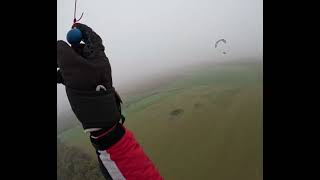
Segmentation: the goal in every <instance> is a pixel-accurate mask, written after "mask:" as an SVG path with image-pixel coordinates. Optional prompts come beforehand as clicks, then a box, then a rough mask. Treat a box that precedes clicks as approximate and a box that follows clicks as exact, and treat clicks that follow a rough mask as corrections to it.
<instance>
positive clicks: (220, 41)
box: [214, 39, 227, 54]
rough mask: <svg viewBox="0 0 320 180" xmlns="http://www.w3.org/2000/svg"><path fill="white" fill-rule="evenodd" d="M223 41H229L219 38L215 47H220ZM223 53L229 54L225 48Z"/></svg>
mask: <svg viewBox="0 0 320 180" xmlns="http://www.w3.org/2000/svg"><path fill="white" fill-rule="evenodd" d="M221 43H224V44H226V43H227V41H226V40H225V39H219V40H218V41H217V42H216V43H215V45H214V47H215V48H217V47H220V46H221V45H220V44H221ZM222 54H227V53H226V52H225V51H224V50H223V51H222Z"/></svg>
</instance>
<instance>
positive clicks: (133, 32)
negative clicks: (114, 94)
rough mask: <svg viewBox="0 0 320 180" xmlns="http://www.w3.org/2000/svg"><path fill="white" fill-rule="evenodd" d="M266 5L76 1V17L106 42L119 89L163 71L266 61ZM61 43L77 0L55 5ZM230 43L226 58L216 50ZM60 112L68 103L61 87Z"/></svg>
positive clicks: (258, 0) (251, 0)
mask: <svg viewBox="0 0 320 180" xmlns="http://www.w3.org/2000/svg"><path fill="white" fill-rule="evenodd" d="M262 4H263V1H262V0H157V1H156V0H134V1H133V0H78V4H77V6H78V9H77V14H78V16H80V15H81V12H84V16H83V18H82V20H81V21H80V22H81V23H84V24H87V25H88V26H90V27H91V28H92V29H93V30H94V31H96V32H97V33H98V34H99V35H100V36H101V38H102V40H103V42H104V45H105V47H106V51H105V52H106V54H107V56H108V58H109V60H110V63H111V66H112V74H113V79H114V84H115V86H116V87H117V86H118V87H119V86H123V85H125V84H126V83H128V82H134V81H139V80H143V78H144V77H145V76H152V75H156V74H157V73H161V72H164V70H168V69H174V68H176V67H178V66H179V67H181V66H184V65H187V64H192V63H201V62H204V61H213V62H214V61H223V60H224V59H226V58H233V59H236V58H239V59H241V58H242V57H262V53H263V50H262V48H263V46H262V43H263V6H262ZM57 8H58V9H57V38H58V40H66V34H67V32H68V31H69V30H70V27H71V25H72V20H73V10H74V0H58V1H57ZM221 38H224V39H226V40H227V42H228V44H227V46H226V47H225V48H227V52H228V54H227V55H226V56H222V55H221V53H219V52H218V51H217V50H215V49H214V48H213V45H214V43H215V41H217V40H218V39H221ZM57 88H58V112H59V111H61V110H62V109H65V104H68V102H67V99H66V97H65V92H64V89H63V86H61V85H58V87H57Z"/></svg>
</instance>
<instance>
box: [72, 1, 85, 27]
mask: <svg viewBox="0 0 320 180" xmlns="http://www.w3.org/2000/svg"><path fill="white" fill-rule="evenodd" d="M76 12H77V0H75V1H74V14H73V24H75V23H76V22H78V21H80V19H81V18H82V16H83V13H82V14H81V16H80V18H79V19H78V20H77V18H76Z"/></svg>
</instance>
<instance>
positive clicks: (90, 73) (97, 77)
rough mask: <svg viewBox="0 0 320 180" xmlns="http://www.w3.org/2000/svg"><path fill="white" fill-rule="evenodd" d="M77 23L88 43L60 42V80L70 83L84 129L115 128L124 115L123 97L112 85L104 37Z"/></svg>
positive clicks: (73, 103) (68, 88) (71, 97)
mask: <svg viewBox="0 0 320 180" xmlns="http://www.w3.org/2000/svg"><path fill="white" fill-rule="evenodd" d="M73 26H74V27H76V28H78V29H79V30H80V31H81V32H82V36H83V41H84V43H85V44H78V45H72V47H70V46H69V45H68V44H67V43H66V42H64V41H58V42H57V66H58V68H60V69H59V70H57V83H62V84H64V85H65V86H66V92H67V96H68V99H69V102H70V105H71V107H72V110H73V112H74V113H75V115H76V116H77V118H78V119H79V121H80V122H81V123H82V125H83V128H84V129H88V128H103V129H108V128H111V127H113V126H114V125H115V124H116V123H117V122H119V120H120V118H121V109H120V103H121V99H120V96H119V95H118V94H117V92H116V91H115V89H114V88H113V85H112V77H111V66H110V63H109V60H108V58H107V56H106V55H105V53H104V46H103V44H102V40H101V38H100V37H99V36H98V35H97V34H96V33H95V32H94V31H93V30H92V29H91V28H90V27H88V26H86V25H84V24H80V23H76V24H74V25H73ZM101 87H102V88H101ZM99 88H100V90H99Z"/></svg>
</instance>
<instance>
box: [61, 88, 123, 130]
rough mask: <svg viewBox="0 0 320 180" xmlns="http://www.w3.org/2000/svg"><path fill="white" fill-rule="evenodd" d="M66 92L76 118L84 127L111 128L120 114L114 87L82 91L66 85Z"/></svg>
mask: <svg viewBox="0 0 320 180" xmlns="http://www.w3.org/2000/svg"><path fill="white" fill-rule="evenodd" d="M66 93H67V96H68V99H69V102H70V105H71V108H72V111H73V112H74V113H75V115H76V117H77V118H78V120H79V121H80V122H81V123H82V126H83V128H84V129H88V128H106V129H108V128H111V127H113V126H114V125H115V124H116V123H117V122H119V120H120V118H121V116H120V112H119V109H118V107H117V103H116V95H115V90H114V88H110V89H106V90H105V91H82V90H76V89H72V88H69V87H66Z"/></svg>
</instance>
